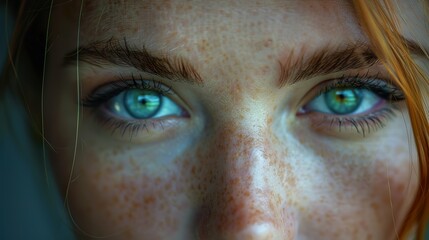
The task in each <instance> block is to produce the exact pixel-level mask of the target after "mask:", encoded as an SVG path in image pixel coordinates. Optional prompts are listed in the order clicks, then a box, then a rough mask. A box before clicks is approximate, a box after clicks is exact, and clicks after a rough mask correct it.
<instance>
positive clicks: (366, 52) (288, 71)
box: [278, 38, 428, 87]
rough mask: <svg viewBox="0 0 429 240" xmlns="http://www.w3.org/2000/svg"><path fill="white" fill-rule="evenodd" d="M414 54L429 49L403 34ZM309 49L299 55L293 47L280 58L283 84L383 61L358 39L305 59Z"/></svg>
mask: <svg viewBox="0 0 429 240" xmlns="http://www.w3.org/2000/svg"><path fill="white" fill-rule="evenodd" d="M403 41H404V43H405V44H406V46H407V47H408V50H409V51H410V53H411V54H414V55H416V56H427V52H428V51H427V50H425V49H422V46H420V45H418V44H417V43H416V42H414V41H412V40H410V39H406V38H403ZM305 54H306V52H305V50H302V49H301V50H300V51H299V54H298V55H297V56H295V55H294V52H293V51H292V52H291V54H289V55H288V57H287V58H285V59H283V60H282V59H280V60H279V61H278V63H279V65H280V77H279V79H278V84H279V86H280V87H283V86H285V85H292V84H294V83H297V82H299V81H302V80H305V79H309V78H311V77H314V76H319V75H326V74H330V73H335V72H345V71H347V70H353V69H355V70H356V69H367V68H370V67H371V66H373V65H374V64H377V63H378V62H380V60H379V59H378V57H377V56H376V54H375V53H374V52H373V51H372V50H371V47H370V46H369V45H368V44H367V43H364V42H356V43H353V44H348V45H346V46H343V47H341V46H340V47H336V48H332V47H325V48H322V49H319V50H317V51H316V52H313V53H312V54H311V56H310V57H309V58H307V59H305V57H304V55H305Z"/></svg>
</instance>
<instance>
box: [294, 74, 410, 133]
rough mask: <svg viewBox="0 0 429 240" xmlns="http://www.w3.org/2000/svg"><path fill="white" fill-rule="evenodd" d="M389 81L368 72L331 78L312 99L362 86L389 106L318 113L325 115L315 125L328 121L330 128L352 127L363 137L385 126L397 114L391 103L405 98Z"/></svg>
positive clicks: (324, 123)
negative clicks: (358, 112)
mask: <svg viewBox="0 0 429 240" xmlns="http://www.w3.org/2000/svg"><path fill="white" fill-rule="evenodd" d="M388 82H389V81H386V80H382V78H380V77H379V74H376V75H373V76H369V75H368V73H366V74H363V75H362V74H361V75H359V74H358V75H355V76H346V75H343V76H342V77H340V78H338V79H334V80H329V82H328V83H327V84H326V85H325V86H323V87H322V88H321V89H320V90H319V91H318V94H316V96H314V97H313V98H312V99H315V98H316V97H317V96H320V95H322V94H324V93H326V92H328V91H330V90H333V89H341V88H360V89H365V90H369V91H371V92H373V93H375V94H376V95H377V96H379V97H380V98H382V99H384V100H385V101H386V102H387V103H388V104H389V106H385V107H382V108H380V109H378V110H377V111H376V112H372V113H369V114H362V115H355V116H353V115H352V116H347V115H342V116H341V115H335V114H321V113H318V114H317V115H323V117H322V119H321V120H320V119H319V121H320V122H319V123H318V124H315V125H316V126H321V125H323V126H326V124H327V123H328V124H327V125H329V127H330V128H333V127H338V131H339V132H341V131H342V129H343V128H345V127H352V128H354V129H355V130H356V132H357V133H359V134H362V136H363V137H365V135H366V134H368V133H370V132H371V131H376V130H378V129H380V128H383V127H384V126H385V124H386V122H387V121H388V120H390V119H392V118H393V117H395V115H396V114H395V112H394V110H395V109H396V107H395V105H393V104H391V103H392V102H397V101H401V100H404V99H405V96H404V94H403V92H402V91H401V90H400V89H399V88H398V87H396V86H394V85H392V84H389V83H388ZM302 114H305V112H303V111H302V110H300V112H299V113H298V115H302Z"/></svg>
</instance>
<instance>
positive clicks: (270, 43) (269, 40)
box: [264, 38, 273, 48]
mask: <svg viewBox="0 0 429 240" xmlns="http://www.w3.org/2000/svg"><path fill="white" fill-rule="evenodd" d="M272 45H273V39H271V38H269V39H267V40H265V42H264V47H266V48H268V47H271V46H272Z"/></svg>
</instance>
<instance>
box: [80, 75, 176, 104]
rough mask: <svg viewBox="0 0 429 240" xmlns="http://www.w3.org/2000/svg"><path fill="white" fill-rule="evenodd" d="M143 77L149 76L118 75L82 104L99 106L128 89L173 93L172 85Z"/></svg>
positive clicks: (165, 93) (162, 93)
mask: <svg viewBox="0 0 429 240" xmlns="http://www.w3.org/2000/svg"><path fill="white" fill-rule="evenodd" d="M142 79H147V78H143V77H142V76H139V77H138V78H136V77H135V76H134V75H131V79H129V78H125V77H123V76H122V75H121V76H119V77H118V80H117V81H114V82H112V83H109V84H107V85H105V86H102V87H101V90H97V92H95V93H93V94H90V95H89V96H88V97H87V98H84V99H83V100H82V101H81V105H82V106H84V107H90V108H97V107H98V106H100V105H101V104H103V103H105V101H107V100H109V99H110V98H112V97H115V96H116V95H118V94H119V93H121V92H122V91H124V90H128V89H141V90H153V91H157V92H159V93H160V94H161V95H164V96H166V95H170V94H172V91H171V87H170V86H168V85H166V84H162V83H160V82H159V81H156V80H153V79H148V80H142ZM104 88H106V89H104Z"/></svg>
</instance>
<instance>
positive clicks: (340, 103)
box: [323, 89, 362, 115]
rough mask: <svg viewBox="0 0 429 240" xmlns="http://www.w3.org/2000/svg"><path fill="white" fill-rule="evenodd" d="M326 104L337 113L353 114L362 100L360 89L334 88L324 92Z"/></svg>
mask: <svg viewBox="0 0 429 240" xmlns="http://www.w3.org/2000/svg"><path fill="white" fill-rule="evenodd" d="M323 95H324V100H325V103H326V106H327V107H328V108H329V110H331V111H332V112H333V113H335V114H339V115H345V114H351V113H353V112H354V111H356V109H357V108H358V107H359V106H360V104H361V102H362V91H361V90H360V89H332V90H329V91H328V92H326V93H324V94H323Z"/></svg>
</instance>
